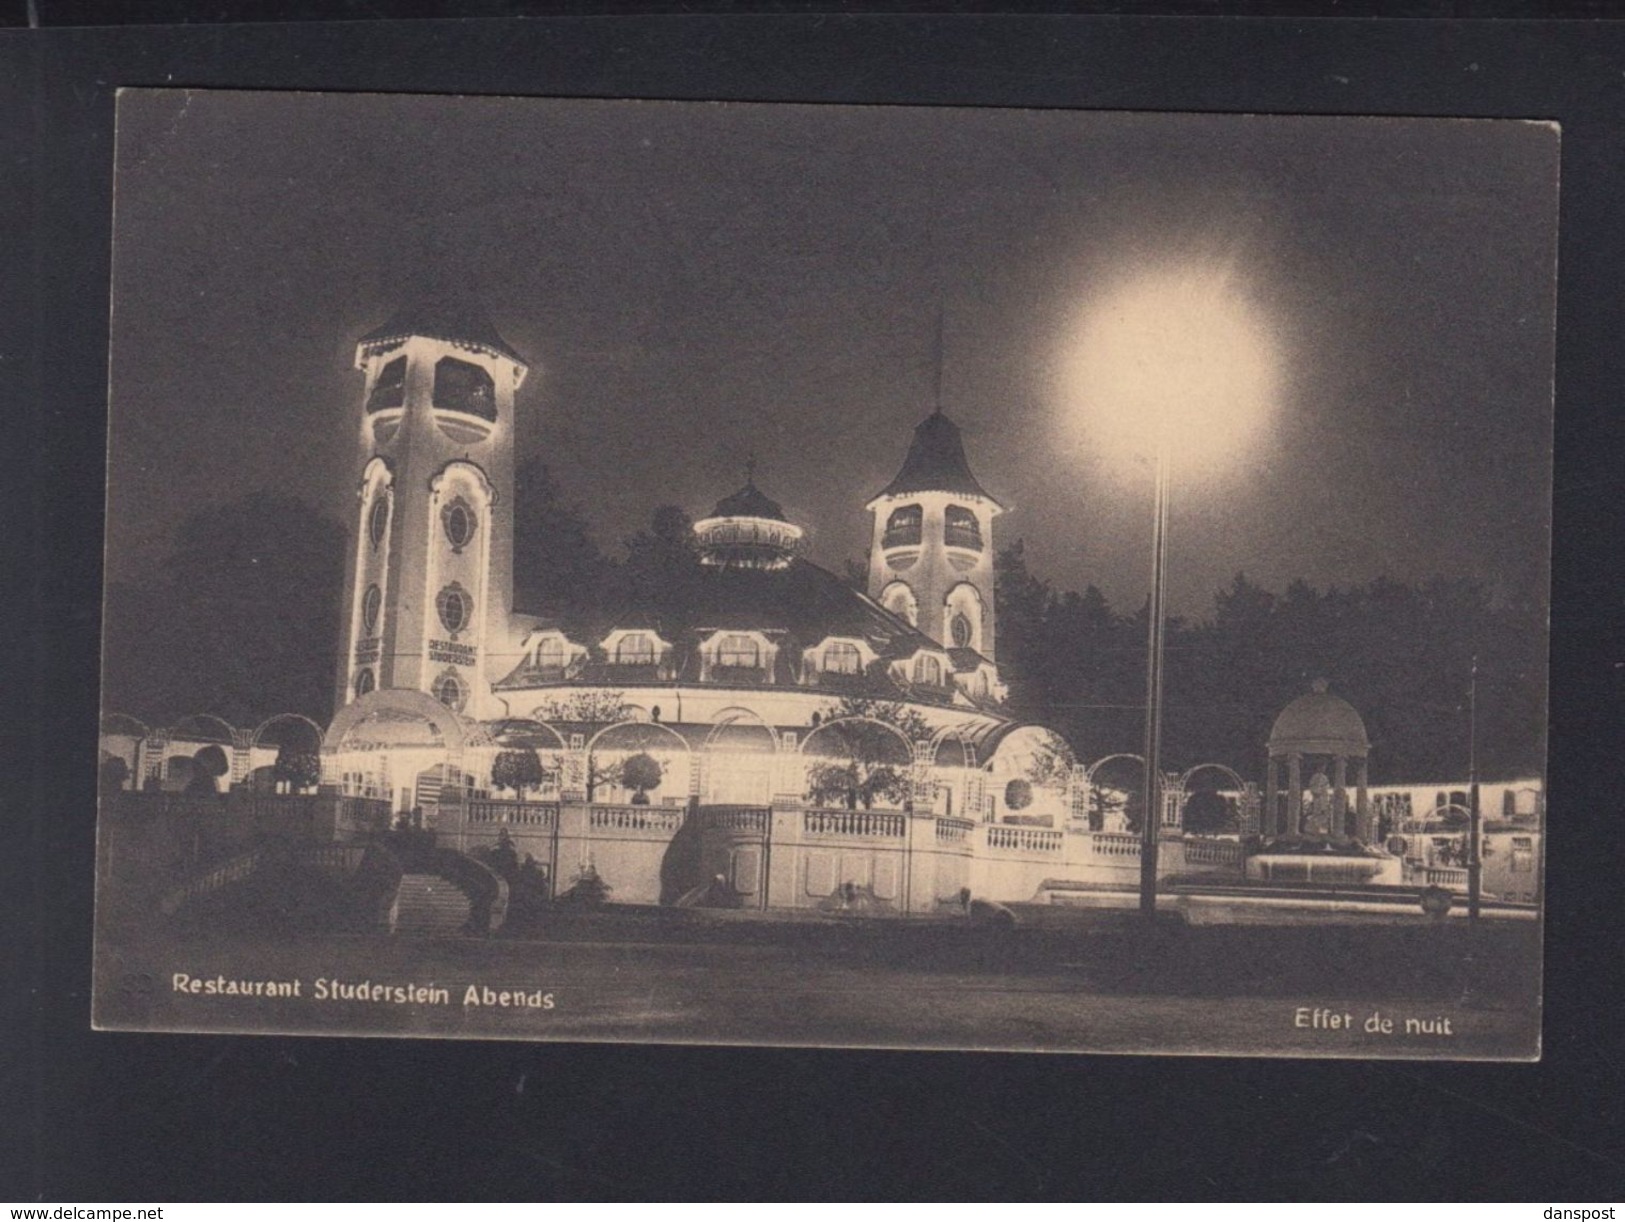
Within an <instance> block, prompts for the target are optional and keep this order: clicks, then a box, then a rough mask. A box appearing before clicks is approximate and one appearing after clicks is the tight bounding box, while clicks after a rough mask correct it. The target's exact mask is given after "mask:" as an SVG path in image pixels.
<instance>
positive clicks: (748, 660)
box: [717, 632, 762, 667]
mask: <svg viewBox="0 0 1625 1222" xmlns="http://www.w3.org/2000/svg"><path fill="white" fill-rule="evenodd" d="M761 664H762V650H761V646H760V645H758V644H757V642H756V638H755V637H751V636H746V635H745V634H744V633H740V632H735V633H730V634H729V635H727V636H725V637H723V638H722V640H721V641H719V642H718V643H717V665H718V666H745V667H756V666H760V665H761Z"/></svg>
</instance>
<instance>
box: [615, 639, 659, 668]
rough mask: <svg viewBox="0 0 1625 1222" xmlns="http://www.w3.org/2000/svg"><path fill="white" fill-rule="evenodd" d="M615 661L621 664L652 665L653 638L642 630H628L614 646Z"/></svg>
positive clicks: (653, 653) (653, 654)
mask: <svg viewBox="0 0 1625 1222" xmlns="http://www.w3.org/2000/svg"><path fill="white" fill-rule="evenodd" d="M615 661H616V662H618V663H620V664H621V665H622V666H653V665H654V663H655V643H654V640H653V638H652V637H650V636H649V635H648V634H647V633H644V632H628V633H627V634H626V635H625V636H623V637H622V638H621V639H620V641H619V643H618V644H616V646H615Z"/></svg>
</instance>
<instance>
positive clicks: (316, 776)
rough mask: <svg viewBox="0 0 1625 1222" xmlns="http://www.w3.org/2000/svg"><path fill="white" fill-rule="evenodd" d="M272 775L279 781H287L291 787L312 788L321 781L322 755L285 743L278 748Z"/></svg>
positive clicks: (272, 766)
mask: <svg viewBox="0 0 1625 1222" xmlns="http://www.w3.org/2000/svg"><path fill="white" fill-rule="evenodd" d="M271 775H272V776H274V777H275V778H276V779H277V780H279V781H286V782H287V783H288V787H289V788H290V789H310V788H312V787H314V786H316V785H318V784H320V783H321V779H322V760H321V756H320V755H318V754H317V753H316V752H314V751H301V750H299V749H298V748H297V747H293V746H290V745H288V744H287V743H284V744H283V745H282V746H281V747H280V748H278V750H277V753H276V763H274V764H272V765H271Z"/></svg>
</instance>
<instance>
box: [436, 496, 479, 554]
mask: <svg viewBox="0 0 1625 1222" xmlns="http://www.w3.org/2000/svg"><path fill="white" fill-rule="evenodd" d="M474 523H475V519H474V510H473V509H472V508H470V506H469V504H468V502H467V501H465V500H464V499H463V498H462V497H460V496H459V497H454V498H452V500H451V502H450V503H449V504H448V505H447V506H446V507H445V508H444V509H442V510H441V511H440V524H441V526H443V527H444V528H445V531H446V538H447V539H448V540H449V541H450V542H451V550H452V551H454V552H460V551H462V550H463V548H465V547H467V546H468V541H469V540H470V539H472V538H473V537H474Z"/></svg>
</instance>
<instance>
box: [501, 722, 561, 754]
mask: <svg viewBox="0 0 1625 1222" xmlns="http://www.w3.org/2000/svg"><path fill="white" fill-rule="evenodd" d="M488 732H489V734H490V736H491V742H492V744H493V745H494V746H496V747H497V748H499V749H502V748H505V749H510V750H513V749H522V748H526V747H528V748H530V749H531V750H532V751H564V750H566V749H567V744H566V743H565V741H564V735H562V734H560V733H559V732H558V730H556V729H555V728H554V727H552V726H550V725H548V724H547V722H545V721H538V720H536V719H535V718H532V717H508V718H505V719H504V720H502V721H499V722H496V723H494V724H493V725H491V726H490V727H489V730H488ZM544 735H545V736H547V737H550V738H551V739H552V741H551V742H537V741H531V740H534V739H539V738H541V737H543V736H544Z"/></svg>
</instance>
